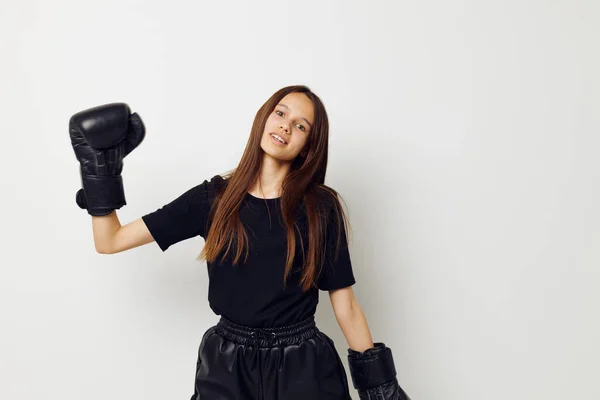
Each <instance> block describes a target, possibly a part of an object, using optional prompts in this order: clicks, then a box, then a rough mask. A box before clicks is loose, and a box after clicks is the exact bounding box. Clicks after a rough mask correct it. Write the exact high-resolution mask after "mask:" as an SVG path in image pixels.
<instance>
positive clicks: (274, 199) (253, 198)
mask: <svg viewBox="0 0 600 400" xmlns="http://www.w3.org/2000/svg"><path fill="white" fill-rule="evenodd" d="M246 195H247V196H248V198H249V199H250V200H253V201H268V202H276V201H278V200H281V197H282V196H279V197H271V198H269V199H267V198H263V197H256V196H254V195H253V194H251V193H250V192H246Z"/></svg>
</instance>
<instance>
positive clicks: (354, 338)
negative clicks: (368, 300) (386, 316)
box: [336, 298, 375, 352]
mask: <svg viewBox="0 0 600 400" xmlns="http://www.w3.org/2000/svg"><path fill="white" fill-rule="evenodd" d="M336 318H337V320H338V324H339V325H340V328H341V330H342V332H343V334H344V336H345V338H346V341H347V342H348V347H350V348H351V349H352V350H355V351H359V352H363V351H365V350H366V349H370V348H372V347H374V346H375V345H374V343H373V339H372V337H371V332H370V331H369V325H368V323H367V319H366V317H365V315H364V313H363V311H362V309H361V307H360V305H359V304H358V302H357V301H356V299H355V298H353V299H352V301H351V307H349V308H348V310H347V311H345V312H344V313H340V315H339V316H337V315H336Z"/></svg>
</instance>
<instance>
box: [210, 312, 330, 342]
mask: <svg viewBox="0 0 600 400" xmlns="http://www.w3.org/2000/svg"><path fill="white" fill-rule="evenodd" d="M215 332H216V333H218V334H219V335H221V336H223V337H225V338H227V339H228V340H231V341H232V342H235V343H239V344H249V343H253V344H257V345H258V347H277V346H287V345H292V344H298V343H300V342H302V341H304V340H306V339H310V338H312V337H314V336H315V335H316V334H317V333H318V332H319V329H318V328H317V325H316V322H315V317H314V315H313V316H311V317H309V318H307V319H305V320H303V321H300V322H298V323H295V324H293V325H288V326H280V327H276V328H252V327H249V326H244V325H240V324H236V323H235V322H233V321H230V320H228V319H227V318H225V317H223V316H221V318H220V319H219V322H218V323H217V325H216V326H215Z"/></svg>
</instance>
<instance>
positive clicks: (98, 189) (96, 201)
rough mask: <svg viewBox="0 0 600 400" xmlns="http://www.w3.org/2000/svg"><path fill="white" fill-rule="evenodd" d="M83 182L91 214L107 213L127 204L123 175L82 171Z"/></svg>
mask: <svg viewBox="0 0 600 400" xmlns="http://www.w3.org/2000/svg"><path fill="white" fill-rule="evenodd" d="M81 183H82V187H83V191H84V193H85V200H86V202H87V210H88V213H89V214H90V215H106V214H109V213H110V212H112V211H113V210H117V209H119V208H121V207H123V206H124V205H125V204H127V203H126V201H125V190H124V188H123V178H122V176H121V175H106V176H104V175H88V174H84V173H82V174H81Z"/></svg>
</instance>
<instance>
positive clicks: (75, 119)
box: [69, 103, 146, 216]
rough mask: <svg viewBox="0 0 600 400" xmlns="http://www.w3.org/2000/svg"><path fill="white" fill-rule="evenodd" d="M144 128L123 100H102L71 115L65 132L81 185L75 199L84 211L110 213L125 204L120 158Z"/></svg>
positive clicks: (137, 141)
mask: <svg viewBox="0 0 600 400" xmlns="http://www.w3.org/2000/svg"><path fill="white" fill-rule="evenodd" d="M145 133H146V130H145V127H144V123H143V122H142V119H141V118H140V117H139V115H138V114H137V113H133V114H132V113H131V111H130V109H129V106H128V105H127V104H125V103H111V104H105V105H101V106H97V107H93V108H89V109H87V110H83V111H80V112H78V113H77V114H75V115H73V116H72V117H71V119H70V120H69V134H70V136H71V144H72V145H73V150H74V151H75V157H77V159H78V160H79V163H80V172H81V184H82V189H80V190H79V191H78V192H77V195H76V202H77V204H78V205H79V207H80V208H83V209H87V211H88V214H90V215H95V216H101V215H107V214H110V213H111V212H112V211H113V210H117V209H119V208H121V207H122V206H124V205H125V204H127V202H126V201H125V192H124V189H123V178H122V176H121V172H122V170H123V158H125V156H127V155H128V154H129V153H131V151H132V150H133V149H135V148H136V147H137V146H139V144H140V143H141V142H142V140H143V139H144V136H145Z"/></svg>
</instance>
